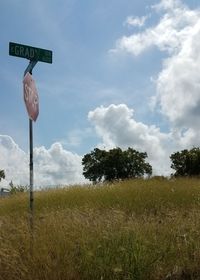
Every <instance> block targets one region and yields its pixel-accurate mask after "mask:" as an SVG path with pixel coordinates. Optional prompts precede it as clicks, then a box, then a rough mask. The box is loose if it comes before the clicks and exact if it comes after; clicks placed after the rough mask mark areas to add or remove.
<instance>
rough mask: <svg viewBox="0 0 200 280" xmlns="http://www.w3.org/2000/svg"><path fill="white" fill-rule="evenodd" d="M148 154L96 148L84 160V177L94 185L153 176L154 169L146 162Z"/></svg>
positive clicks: (131, 150)
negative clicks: (102, 182) (101, 182)
mask: <svg viewBox="0 0 200 280" xmlns="http://www.w3.org/2000/svg"><path fill="white" fill-rule="evenodd" d="M146 158H147V153H142V152H138V151H136V150H134V149H132V148H128V149H127V150H125V151H122V150H121V149H120V148H114V149H111V150H109V151H105V150H101V149H98V148H95V149H94V150H93V151H92V152H90V153H89V154H86V155H85V156H84V157H83V159H82V164H83V175H84V176H85V178H86V179H89V180H90V181H93V182H94V183H97V182H100V181H112V180H118V179H128V178H138V177H142V176H143V175H145V174H147V175H151V174H152V167H151V165H150V164H149V163H146V162H145V159H146Z"/></svg>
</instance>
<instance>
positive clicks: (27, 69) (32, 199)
mask: <svg viewBox="0 0 200 280" xmlns="http://www.w3.org/2000/svg"><path fill="white" fill-rule="evenodd" d="M36 63H37V61H30V62H29V65H28V66H27V68H26V70H25V71H24V77H26V75H27V73H30V75H32V71H33V68H34V66H35V65H36ZM24 85H25V86H24V88H25V89H24V91H25V93H24V95H25V94H26V90H27V91H28V92H29V93H30V94H32V95H34V94H35V93H34V92H33V91H32V92H31V88H30V87H28V85H27V84H26V83H25V79H24ZM30 94H29V95H30ZM24 99H25V98H24ZM29 99H30V98H29ZM25 102H26V99H25ZM27 102H28V101H27ZM27 110H28V108H27ZM28 114H29V153H30V157H29V159H30V162H29V176H30V178H29V179H30V227H31V232H32V234H33V214H34V213H33V210H34V193H33V120H32V119H31V114H30V112H29V110H28ZM37 116H38V112H37V115H36V118H37ZM36 118H35V120H36Z"/></svg>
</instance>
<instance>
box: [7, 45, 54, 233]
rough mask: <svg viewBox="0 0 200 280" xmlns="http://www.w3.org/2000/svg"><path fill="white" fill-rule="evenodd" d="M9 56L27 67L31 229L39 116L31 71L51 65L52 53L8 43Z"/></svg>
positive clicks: (37, 99)
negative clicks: (35, 132) (35, 130)
mask: <svg viewBox="0 0 200 280" xmlns="http://www.w3.org/2000/svg"><path fill="white" fill-rule="evenodd" d="M9 55H11V56H16V57H21V58H26V59H28V60H29V65H28V66H27V68H26V70H25V72H24V79H23V91H24V102H25V105H26V109H27V112H28V116H29V144H30V165H29V167H30V211H31V228H33V202H34V198H33V123H32V122H33V121H36V119H37V117H38V114H39V97H38V92H37V89H36V85H35V81H34V80H33V78H32V70H33V68H34V66H35V65H36V63H37V62H38V61H41V62H46V63H52V51H50V50H46V49H41V48H35V47H32V46H27V45H22V44H18V43H13V42H10V43H9Z"/></svg>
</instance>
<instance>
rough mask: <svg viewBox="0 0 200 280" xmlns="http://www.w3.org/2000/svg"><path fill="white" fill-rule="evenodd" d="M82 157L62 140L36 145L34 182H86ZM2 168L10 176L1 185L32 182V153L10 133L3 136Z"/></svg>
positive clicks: (1, 150) (0, 161) (0, 143)
mask: <svg viewBox="0 0 200 280" xmlns="http://www.w3.org/2000/svg"><path fill="white" fill-rule="evenodd" d="M81 160H82V157H81V156H79V155H77V154H74V153H71V152H69V151H66V150H65V149H63V147H62V145H61V144H60V143H54V144H52V146H51V147H50V148H49V149H46V148H45V147H37V148H34V185H35V186H36V187H39V186H51V185H64V184H66V185H69V184H76V183H85V182H86V180H85V179H84V177H83V175H82V164H81ZM0 169H3V170H4V171H5V175H6V179H5V180H2V181H1V186H6V185H8V184H9V182H10V181H11V180H12V181H13V183H14V184H16V185H29V154H28V153H25V152H24V151H23V150H22V149H20V148H19V146H18V145H17V144H16V143H15V142H14V140H13V139H12V138H11V137H10V136H7V135H0Z"/></svg>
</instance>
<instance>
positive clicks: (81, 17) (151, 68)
mask: <svg viewBox="0 0 200 280" xmlns="http://www.w3.org/2000/svg"><path fill="white" fill-rule="evenodd" d="M199 9H200V4H199V3H198V1H195V0H183V1H181V0H180V1H179V0H162V1H153V0H145V1H130V0H117V1H114V0H110V1H105V0H102V1H98V0H88V1H78V0H65V1H64V0H58V1H47V0H43V1H39V0H35V1H24V0H15V1H11V0H5V1H4V0H2V1H1V2H0V26H1V44H0V59H1V68H0V88H1V110H0V168H1V169H5V171H6V175H7V176H6V177H7V181H4V182H3V181H2V184H5V183H8V182H9V181H10V180H13V181H14V182H16V183H23V184H26V181H27V180H28V169H27V160H28V116H27V113H26V109H25V105H24V101H23V92H22V79H23V72H24V70H25V68H26V67H27V65H28V60H26V59H23V58H16V57H12V56H9V55H8V45H9V42H10V41H12V42H16V43H21V44H26V45H30V46H35V47H41V48H44V49H50V50H52V51H53V64H47V63H41V62H38V64H37V65H36V66H35V68H34V70H33V77H34V79H35V81H36V85H37V89H38V93H39V98H40V114H39V117H38V120H37V122H36V123H35V124H34V146H35V177H36V184H37V185H45V184H48V185H49V184H64V183H66V184H68V183H69V184H70V183H76V182H84V178H83V177H82V175H81V173H82V170H81V164H80V163H81V157H82V156H83V155H84V154H85V153H88V152H90V151H91V150H92V149H93V148H94V147H96V146H99V147H105V148H107V149H109V148H111V147H115V146H121V147H122V148H127V147H128V146H132V147H133V148H136V149H139V150H143V151H147V153H148V155H149V160H150V162H151V163H152V165H153V168H154V170H155V174H169V173H170V172H171V170H170V162H169V160H168V159H167V158H169V155H170V153H171V152H173V151H175V150H177V149H182V148H189V147H191V146H194V145H198V142H197V139H198V136H199V135H198V122H197V121H196V120H197V118H198V116H199V115H200V112H199V107H198V106H197V105H198V101H199V102H200V97H198V89H199V84H200V78H198V76H197V75H196V73H197V72H198V70H199V68H198V67H199V66H198V62H199V57H198V55H196V52H197V51H196V50H197V49H198V43H199V44H200V35H199V34H200V21H199V15H200V11H199ZM193 42H194V43H193ZM184 69H187V71H186V72H185V71H184ZM175 78H176V79H175ZM199 104H200V103H199ZM11 154H12V156H11ZM19 159H20V160H21V161H22V162H23V164H22V166H21V168H20V167H19ZM13 161H15V162H13ZM69 174H70V175H69ZM44 178H45V179H44ZM27 183H28V182H27Z"/></svg>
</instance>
